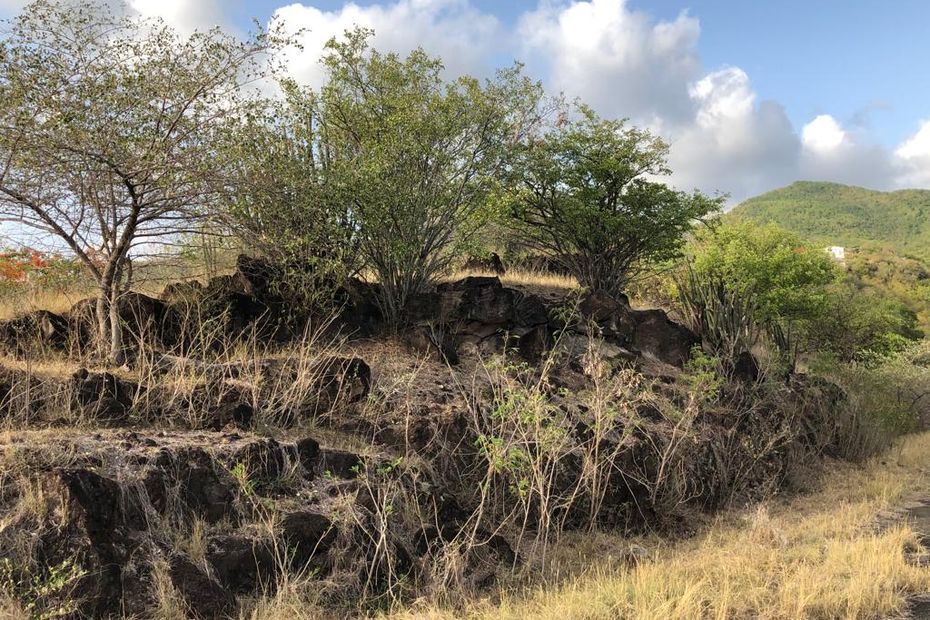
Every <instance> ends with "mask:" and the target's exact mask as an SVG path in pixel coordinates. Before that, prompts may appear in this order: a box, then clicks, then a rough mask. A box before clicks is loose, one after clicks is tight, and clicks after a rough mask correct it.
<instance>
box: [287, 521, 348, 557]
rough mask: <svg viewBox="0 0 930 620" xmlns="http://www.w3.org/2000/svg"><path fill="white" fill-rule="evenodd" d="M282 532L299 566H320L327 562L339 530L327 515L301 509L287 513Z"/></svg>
mask: <svg viewBox="0 0 930 620" xmlns="http://www.w3.org/2000/svg"><path fill="white" fill-rule="evenodd" d="M281 533H282V535H283V537H284V540H285V541H287V544H288V547H289V548H290V549H293V551H294V560H293V561H294V563H295V565H296V566H297V567H298V568H302V567H304V566H306V565H307V564H312V565H313V566H314V567H316V568H320V567H322V566H323V565H324V564H325V558H326V554H327V553H328V552H329V550H330V548H331V547H332V546H333V543H334V542H335V541H336V537H337V535H338V530H337V529H336V526H335V525H334V524H333V522H332V520H331V519H330V518H329V517H327V516H326V515H324V514H322V513H319V512H315V511H311V510H299V511H295V512H292V513H290V514H287V515H285V516H284V518H283V519H282V520H281Z"/></svg>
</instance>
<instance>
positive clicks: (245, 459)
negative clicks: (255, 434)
mask: <svg viewBox="0 0 930 620" xmlns="http://www.w3.org/2000/svg"><path fill="white" fill-rule="evenodd" d="M227 458H228V463H229V466H230V468H233V467H236V466H238V465H242V467H244V468H245V471H246V473H247V474H248V476H249V479H250V480H252V481H256V482H261V483H267V482H271V481H273V480H274V479H275V478H278V477H279V476H281V474H282V473H283V472H284V468H285V465H286V464H287V455H286V454H285V450H284V448H283V447H282V446H281V444H279V443H278V442H277V441H275V440H274V439H270V438H265V439H256V440H253V441H249V442H248V443H246V444H245V445H244V446H242V447H240V448H238V449H236V450H235V451H233V453H232V454H231V455H229V457H227Z"/></svg>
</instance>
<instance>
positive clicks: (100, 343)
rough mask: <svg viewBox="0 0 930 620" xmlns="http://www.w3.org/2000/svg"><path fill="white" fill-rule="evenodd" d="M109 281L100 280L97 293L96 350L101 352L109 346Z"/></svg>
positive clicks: (110, 286)
mask: <svg viewBox="0 0 930 620" xmlns="http://www.w3.org/2000/svg"><path fill="white" fill-rule="evenodd" d="M112 288H113V285H112V283H111V282H106V281H104V282H101V283H100V292H99V293H98V294H97V308H96V315H97V352H98V354H102V353H103V352H104V351H107V350H109V348H110V298H111V289H112Z"/></svg>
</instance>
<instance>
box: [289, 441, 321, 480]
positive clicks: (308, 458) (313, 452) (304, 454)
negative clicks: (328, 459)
mask: <svg viewBox="0 0 930 620" xmlns="http://www.w3.org/2000/svg"><path fill="white" fill-rule="evenodd" d="M294 448H295V449H296V451H297V459H298V461H299V462H300V464H301V466H302V467H303V468H304V470H305V471H306V472H312V471H313V470H314V469H315V468H316V464H317V459H318V458H319V456H320V444H319V442H318V441H317V440H316V439H314V438H313V437H304V438H303V439H301V440H299V441H298V442H297V443H296V444H295V445H294Z"/></svg>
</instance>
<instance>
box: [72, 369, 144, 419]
mask: <svg viewBox="0 0 930 620" xmlns="http://www.w3.org/2000/svg"><path fill="white" fill-rule="evenodd" d="M137 390H138V386H136V385H135V384H133V383H131V382H129V381H124V380H122V379H120V378H118V377H117V376H115V375H113V374H111V373H109V372H101V373H91V372H88V370H87V369H86V368H80V369H78V370H77V371H76V372H75V373H74V374H73V375H71V397H72V401H73V406H74V408H75V410H77V411H80V412H81V413H83V414H84V415H86V416H87V417H88V418H90V419H92V420H95V421H96V422H98V423H100V424H122V423H125V422H126V421H127V419H128V417H129V413H130V411H131V410H132V403H133V401H134V399H135V395H136V391H137Z"/></svg>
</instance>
